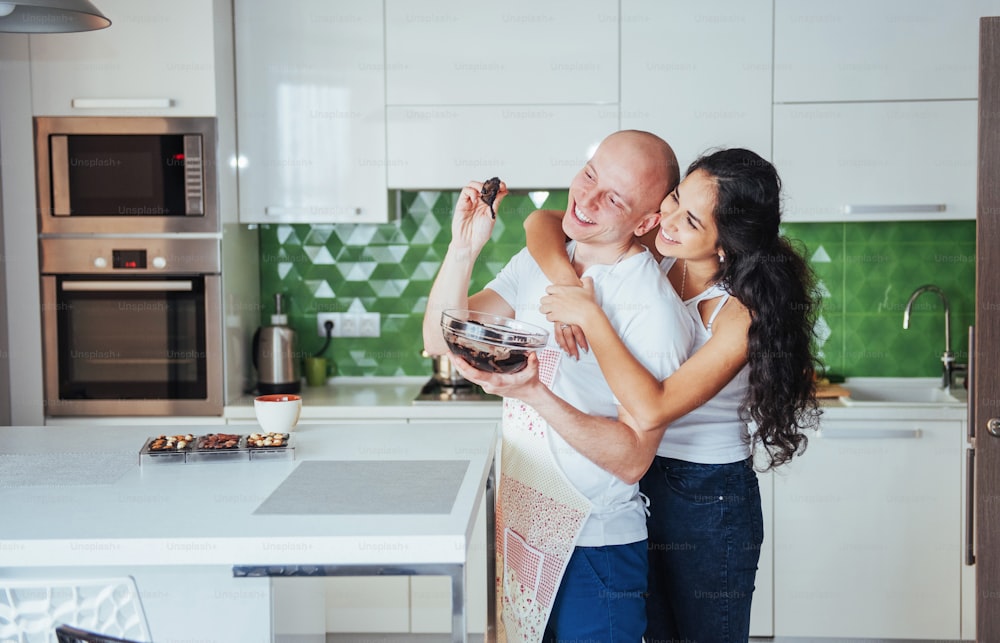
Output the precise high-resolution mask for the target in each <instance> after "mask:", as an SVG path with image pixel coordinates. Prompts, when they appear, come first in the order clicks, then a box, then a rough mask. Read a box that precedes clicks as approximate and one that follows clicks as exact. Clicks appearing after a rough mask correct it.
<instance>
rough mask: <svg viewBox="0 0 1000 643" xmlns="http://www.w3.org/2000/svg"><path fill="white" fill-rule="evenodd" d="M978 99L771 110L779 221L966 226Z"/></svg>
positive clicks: (972, 201) (971, 206)
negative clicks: (780, 192) (955, 222)
mask: <svg viewBox="0 0 1000 643" xmlns="http://www.w3.org/2000/svg"><path fill="white" fill-rule="evenodd" d="M976 108H977V101H975V100H961V101H926V102H919V101H917V102H909V101H901V102H872V103H820V104H801V105H775V106H774V163H775V165H776V166H777V168H778V172H779V173H780V175H781V178H782V185H783V188H784V192H785V203H784V219H785V220H787V221H870V220H921V219H974V218H975V216H976V113H977V109H976Z"/></svg>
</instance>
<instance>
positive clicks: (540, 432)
mask: <svg viewBox="0 0 1000 643" xmlns="http://www.w3.org/2000/svg"><path fill="white" fill-rule="evenodd" d="M542 353H543V354H542V355H539V357H540V358H541V359H540V377H541V379H542V382H543V383H545V384H546V385H551V382H552V377H553V374H554V371H555V366H556V364H557V363H558V361H559V357H558V355H559V353H558V351H554V350H551V349H546V350H545V351H543V352H542ZM552 353H554V354H555V355H552ZM548 430H549V427H548V424H546V422H545V420H543V419H542V418H541V416H540V415H538V413H537V412H536V411H535V410H534V409H533V408H531V407H530V406H528V405H527V404H525V403H523V402H521V401H520V400H516V399H512V398H505V399H504V402H503V446H502V450H501V455H500V483H499V485H498V491H497V506H496V544H497V551H496V569H497V578H496V591H497V615H498V618H497V621H498V622H497V627H496V630H497V640H498V641H507V642H508V643H535V642H538V641H541V639H542V635H543V634H544V633H545V624H546V622H547V621H548V618H549V614H550V613H551V611H552V603H553V601H554V599H555V595H556V591H557V590H558V589H559V583H560V582H561V581H562V577H563V574H564V572H565V571H566V566H567V565H568V564H569V559H570V556H571V555H572V554H573V548H574V547H575V546H576V541H577V539H578V538H579V536H580V532H581V531H582V529H583V524H584V522H586V520H587V517H588V516H589V515H590V512H591V509H592V505H591V502H590V500H588V499H587V497H586V496H584V495H583V494H581V493H580V492H579V491H577V489H576V487H574V486H573V485H572V484H570V482H569V481H568V480H567V479H566V477H565V475H563V473H562V471H561V470H560V469H559V467H558V466H557V465H556V462H555V459H554V457H553V456H552V452H551V450H550V449H549V441H548V437H547V436H546V431H548Z"/></svg>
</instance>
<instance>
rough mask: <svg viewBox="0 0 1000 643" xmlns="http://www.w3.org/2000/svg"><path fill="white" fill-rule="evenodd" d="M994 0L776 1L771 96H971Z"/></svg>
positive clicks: (997, 11)
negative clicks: (983, 22) (983, 27)
mask: <svg viewBox="0 0 1000 643" xmlns="http://www.w3.org/2000/svg"><path fill="white" fill-rule="evenodd" d="M993 15H1000V1H998V0H960V1H959V2H945V1H944V0H879V1H878V2H871V1H870V0H839V1H838V2H828V1H827V0H775V2H774V72H775V73H774V101H775V102H777V103H784V102H801V101H805V102H818V101H843V100H846V101H862V100H928V99H937V98H976V97H977V96H978V94H979V92H978V67H979V18H980V17H981V16H993Z"/></svg>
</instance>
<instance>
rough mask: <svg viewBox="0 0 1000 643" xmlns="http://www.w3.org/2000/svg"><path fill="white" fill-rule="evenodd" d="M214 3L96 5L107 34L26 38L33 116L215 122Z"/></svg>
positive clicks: (127, 0)
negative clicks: (106, 21)
mask: <svg viewBox="0 0 1000 643" xmlns="http://www.w3.org/2000/svg"><path fill="white" fill-rule="evenodd" d="M214 4H215V3H214V2H207V1H206V0H170V2H160V1H157V0H101V2H100V8H101V11H102V12H103V13H104V14H105V15H106V16H107V17H108V18H109V19H110V20H111V23H112V24H111V26H110V27H108V28H107V29H102V30H99V31H87V32H82V33H66V34H62V33H60V34H35V35H31V36H30V43H31V97H32V110H33V112H34V113H35V114H36V115H44V116H88V115H100V116H150V115H155V116H159V115H163V116H215V115H216V102H215V37H214V30H215V28H216V25H217V22H216V20H215V19H214V15H213V5H214ZM222 27H224V28H228V26H227V25H224V24H223V25H222Z"/></svg>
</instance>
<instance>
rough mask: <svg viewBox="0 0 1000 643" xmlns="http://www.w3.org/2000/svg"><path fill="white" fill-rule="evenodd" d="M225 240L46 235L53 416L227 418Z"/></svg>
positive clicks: (48, 381)
mask: <svg viewBox="0 0 1000 643" xmlns="http://www.w3.org/2000/svg"><path fill="white" fill-rule="evenodd" d="M219 243H220V242H219V239H218V238H172V237H163V238H140V237H134V238H110V237H109V238H101V237H96V238H44V239H42V240H41V241H40V250H41V257H40V258H41V272H42V284H41V286H42V325H43V349H44V360H45V368H44V377H45V414H46V415H47V416H74V415H79V416H87V415H188V416H202V415H204V416H209V415H221V414H222V406H223V376H222V368H223V366H222V361H223V360H222V316H221V309H222V294H221V257H220V248H219Z"/></svg>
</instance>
